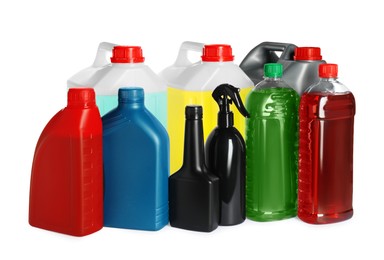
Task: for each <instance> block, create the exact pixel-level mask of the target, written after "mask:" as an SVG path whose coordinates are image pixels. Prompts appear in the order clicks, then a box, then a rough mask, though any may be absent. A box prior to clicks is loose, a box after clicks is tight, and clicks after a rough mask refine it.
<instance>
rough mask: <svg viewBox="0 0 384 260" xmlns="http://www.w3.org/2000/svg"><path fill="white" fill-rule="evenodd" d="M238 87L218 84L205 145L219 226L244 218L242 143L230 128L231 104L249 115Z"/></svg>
mask: <svg viewBox="0 0 384 260" xmlns="http://www.w3.org/2000/svg"><path fill="white" fill-rule="evenodd" d="M239 91H240V89H239V88H235V87H233V86H232V85H229V84H222V85H220V86H218V87H217V88H216V89H215V90H214V91H213V93H212V97H213V98H214V99H215V101H216V102H217V104H218V105H219V109H220V110H219V113H218V120H217V124H218V125H217V127H216V128H215V129H214V130H213V131H212V132H211V134H210V135H209V137H208V139H207V142H206V145H205V155H206V163H207V167H208V169H209V170H210V171H211V172H212V173H213V174H215V175H216V176H218V177H219V179H220V221H219V224H220V225H222V226H230V225H237V224H240V223H242V222H243V221H244V220H245V168H246V167H245V166H246V164H245V142H244V139H243V137H242V136H241V134H240V132H239V131H238V130H237V129H236V128H235V127H233V113H232V111H231V110H230V107H229V106H230V104H232V103H234V104H235V105H236V107H237V109H238V110H239V112H240V113H241V114H242V115H243V116H245V117H249V114H248V112H247V110H246V109H245V107H244V105H243V102H242V101H241V98H240V94H239Z"/></svg>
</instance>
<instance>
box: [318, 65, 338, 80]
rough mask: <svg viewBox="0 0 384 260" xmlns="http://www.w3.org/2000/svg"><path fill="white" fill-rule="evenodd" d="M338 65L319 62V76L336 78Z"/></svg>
mask: <svg viewBox="0 0 384 260" xmlns="http://www.w3.org/2000/svg"><path fill="white" fill-rule="evenodd" d="M337 73H338V66H337V64H330V63H328V64H320V65H319V77H320V78H337Z"/></svg>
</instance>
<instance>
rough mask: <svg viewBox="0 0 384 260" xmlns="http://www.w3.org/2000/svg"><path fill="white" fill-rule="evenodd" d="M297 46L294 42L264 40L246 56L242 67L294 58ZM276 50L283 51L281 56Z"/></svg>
mask: <svg viewBox="0 0 384 260" xmlns="http://www.w3.org/2000/svg"><path fill="white" fill-rule="evenodd" d="M296 47H297V46H296V45H294V44H292V43H280V42H262V43H260V44H259V45H257V46H256V47H255V48H253V49H252V50H251V51H250V52H249V53H248V54H247V56H245V58H244V60H243V61H242V62H241V64H240V67H241V68H243V67H244V68H251V67H254V66H257V65H260V64H261V65H264V64H265V63H269V62H277V61H278V60H279V59H281V60H293V56H294V52H295V48H296ZM276 51H279V52H282V53H281V55H280V58H279V57H278V56H277V55H276V53H274V52H276Z"/></svg>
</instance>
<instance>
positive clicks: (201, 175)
mask: <svg viewBox="0 0 384 260" xmlns="http://www.w3.org/2000/svg"><path fill="white" fill-rule="evenodd" d="M185 119H186V120H185V136H184V161H183V165H182V167H181V168H180V170H178V171H177V172H175V173H174V174H173V175H171V176H170V177H169V222H170V224H171V226H172V227H177V228H182V229H188V230H193V231H204V232H211V231H213V230H215V229H216V228H217V226H218V225H219V213H220V212H219V210H220V204H219V202H220V201H219V178H218V177H216V176H215V175H213V174H212V173H211V172H209V171H208V169H207V166H206V164H205V158H204V137H203V122H202V119H203V108H202V107H201V106H186V108H185Z"/></svg>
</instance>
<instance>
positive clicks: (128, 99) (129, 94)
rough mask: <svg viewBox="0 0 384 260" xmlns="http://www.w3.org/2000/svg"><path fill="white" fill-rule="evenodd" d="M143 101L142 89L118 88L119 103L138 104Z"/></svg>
mask: <svg viewBox="0 0 384 260" xmlns="http://www.w3.org/2000/svg"><path fill="white" fill-rule="evenodd" d="M143 101H144V89H143V88H140V87H124V88H119V103H139V102H143Z"/></svg>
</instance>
